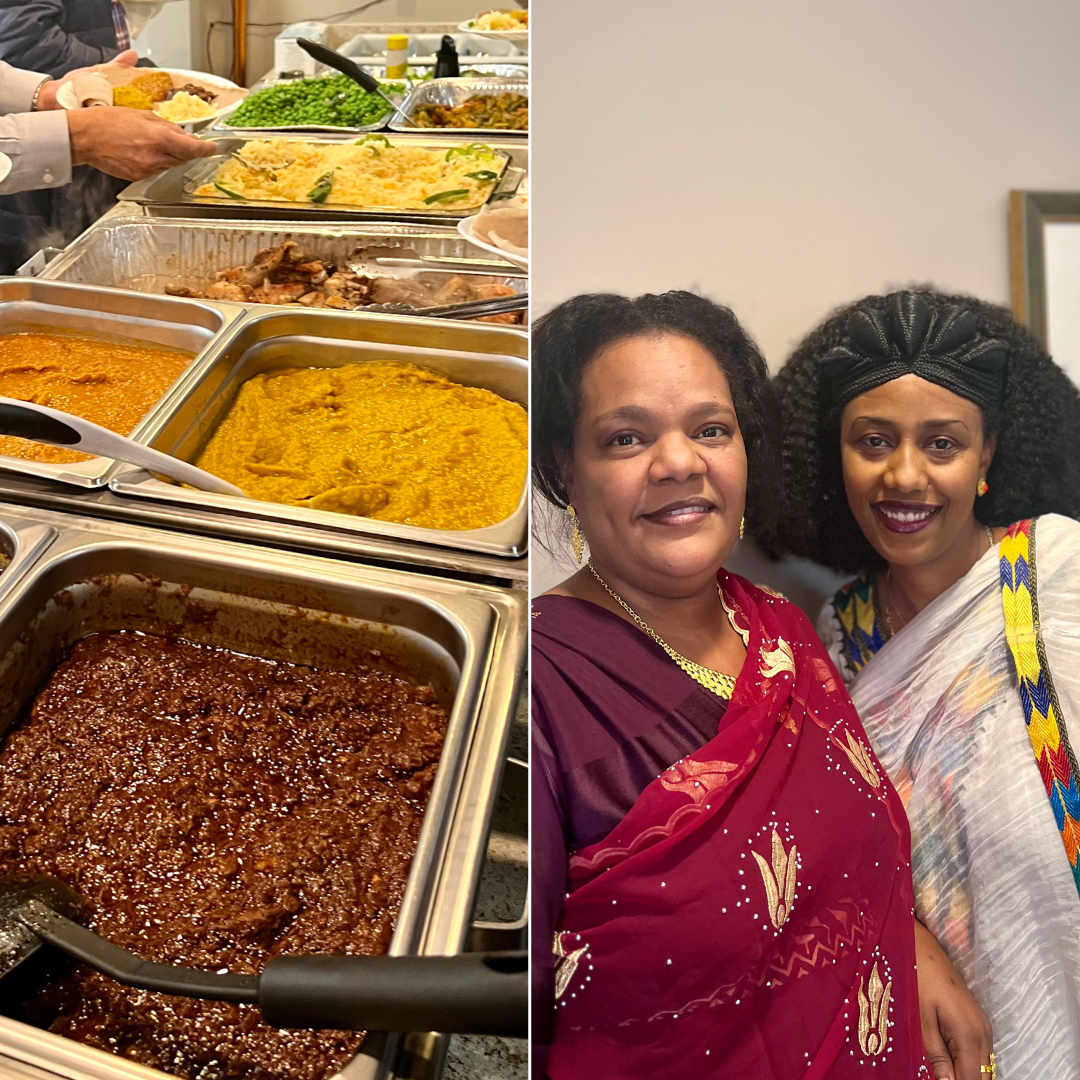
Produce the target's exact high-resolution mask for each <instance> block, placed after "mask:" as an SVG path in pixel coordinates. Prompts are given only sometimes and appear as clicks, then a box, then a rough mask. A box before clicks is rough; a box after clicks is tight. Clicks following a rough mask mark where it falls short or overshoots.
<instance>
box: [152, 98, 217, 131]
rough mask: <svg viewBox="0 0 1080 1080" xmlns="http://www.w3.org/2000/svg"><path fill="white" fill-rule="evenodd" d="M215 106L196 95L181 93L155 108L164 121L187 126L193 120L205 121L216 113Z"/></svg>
mask: <svg viewBox="0 0 1080 1080" xmlns="http://www.w3.org/2000/svg"><path fill="white" fill-rule="evenodd" d="M215 111H216V110H215V109H214V106H213V105H211V104H209V103H208V102H207V101H205V100H204V99H203V98H201V97H197V96H196V95H195V94H189V93H187V92H186V91H183V90H181V91H179V92H178V93H176V94H173V95H172V97H168V98H166V99H165V100H164V101H162V102H160V103H159V104H157V105H155V106H154V112H155V113H157V115H158V116H160V117H161V118H162V120H171V121H172V122H173V123H174V124H186V123H188V122H189V121H191V120H205V119H207V117H210V116H213V115H214V113H215Z"/></svg>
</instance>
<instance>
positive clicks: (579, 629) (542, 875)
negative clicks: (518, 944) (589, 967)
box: [530, 596, 726, 1076]
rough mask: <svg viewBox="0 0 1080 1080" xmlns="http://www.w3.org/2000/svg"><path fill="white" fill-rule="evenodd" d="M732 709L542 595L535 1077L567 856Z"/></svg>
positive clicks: (634, 642)
mask: <svg viewBox="0 0 1080 1080" xmlns="http://www.w3.org/2000/svg"><path fill="white" fill-rule="evenodd" d="M642 676H645V677H644V678H643V677H642ZM725 707H726V702H725V701H723V700H722V699H720V698H718V697H716V695H715V694H711V693H710V692H709V691H707V690H705V689H704V688H702V687H701V686H699V685H698V684H697V683H696V682H694V681H693V679H691V678H690V676H689V675H687V674H686V673H685V672H683V671H682V670H681V669H680V668H679V667H677V666H676V665H675V663H673V662H672V660H671V659H670V658H669V657H668V656H667V654H666V653H665V652H664V651H663V649H661V648H660V646H659V645H657V644H656V643H655V642H654V641H651V640H650V639H649V638H648V637H646V636H645V634H643V633H642V632H641V631H640V630H637V629H636V628H635V627H633V626H631V625H630V624H629V623H628V622H626V620H625V619H622V618H620V617H619V616H617V615H615V614H613V613H612V612H610V611H607V610H606V609H605V608H602V607H598V606H597V605H596V604H592V603H590V602H589V601H587V600H578V599H576V598H574V597H569V596H541V597H538V598H537V599H536V600H534V601H533V605H532V754H531V757H532V771H531V776H532V793H531V802H532V824H531V829H530V834H531V841H530V844H531V849H532V856H531V857H532V876H531V888H532V904H531V907H532V910H531V935H532V955H531V968H532V979H533V998H532V1000H533V1026H532V1053H533V1075H534V1076H540V1075H541V1074H542V1072H543V1066H544V1062H545V1060H546V1056H547V1045H548V1043H549V1041H550V1026H551V1012H552V1008H553V1006H554V1001H555V990H554V985H555V979H554V961H553V956H552V941H553V939H554V935H555V929H556V926H557V925H558V922H559V916H560V913H561V911H562V905H563V899H564V898H565V896H566V864H567V859H568V858H569V856H570V855H572V854H573V853H574V852H575V851H577V850H579V849H580V848H583V847H587V846H588V845H590V844H593V843H595V842H596V841H598V840H601V839H603V837H605V836H606V835H607V834H608V833H610V832H611V830H612V829H614V828H615V826H616V825H617V824H618V823H619V822H620V821H621V820H622V818H623V817H624V816H625V815H626V814H627V813H628V812H629V810H630V808H631V807H632V806H633V805H634V803H635V802H636V801H637V798H638V796H639V795H640V794H641V793H642V792H643V791H644V790H645V788H646V787H647V786H648V785H649V784H650V783H651V782H652V781H653V780H655V779H656V777H657V776H658V775H659V774H660V773H662V772H663V771H664V770H665V769H667V768H668V767H670V766H671V765H673V764H674V763H675V762H676V761H679V760H680V759H681V758H683V757H685V756H686V755H687V754H690V753H693V752H694V751H695V750H698V749H700V748H701V747H702V746H704V745H705V744H706V743H707V742H708V741H709V740H710V739H712V738H714V737H715V735H716V733H717V728H718V726H719V724H720V720H721V718H722V717H723V715H724V710H725Z"/></svg>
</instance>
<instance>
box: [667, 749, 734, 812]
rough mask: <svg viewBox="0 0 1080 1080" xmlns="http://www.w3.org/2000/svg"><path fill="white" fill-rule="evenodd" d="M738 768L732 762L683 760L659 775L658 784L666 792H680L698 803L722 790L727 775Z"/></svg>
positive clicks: (726, 780) (727, 777)
mask: <svg viewBox="0 0 1080 1080" xmlns="http://www.w3.org/2000/svg"><path fill="white" fill-rule="evenodd" d="M738 767H739V766H738V765H736V764H735V763H734V762H733V761H695V760H694V759H693V758H684V759H683V760H682V761H676V762H675V764H674V765H672V766H671V768H670V769H668V770H667V771H666V772H663V773H661V774H660V783H661V785H662V786H663V787H664V788H666V789H667V790H668V791H681V792H682V793H683V794H684V795H689V796H690V798H692V799H693V800H694V802H696V803H699V802H701V801H702V800H703V799H704V798H705V796H706V795H708V794H709V793H710V792H712V791H715V790H716V789H717V788H722V787H723V786H724V785H725V784H726V783H727V782H728V780H729V779H730V776H729V775H728V774H729V773H733V772H735V770H736V769H738Z"/></svg>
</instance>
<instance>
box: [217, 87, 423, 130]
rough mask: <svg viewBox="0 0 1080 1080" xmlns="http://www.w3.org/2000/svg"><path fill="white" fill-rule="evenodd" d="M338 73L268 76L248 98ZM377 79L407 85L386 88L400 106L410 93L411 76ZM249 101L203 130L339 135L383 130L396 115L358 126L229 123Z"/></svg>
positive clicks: (232, 107) (237, 103)
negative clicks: (397, 89)
mask: <svg viewBox="0 0 1080 1080" xmlns="http://www.w3.org/2000/svg"><path fill="white" fill-rule="evenodd" d="M337 74H339V73H338V72H336V71H327V72H324V73H323V74H321V75H310V76H308V77H307V78H304V79H267V80H265V81H264V82H261V83H259V86H258V89H255V90H252V91H251V94H250V95H248V96H249V97H254V96H255V95H256V94H258V93H259V92H260V91H262V90H266V89H268V88H269V87H271V86H284V85H286V84H288V83H294V82H312V81H314V80H315V79H328V78H332V77H333V76H335V75H337ZM377 78H378V79H379V81H380V82H382V83H390V84H396V85H398V86H404V87H405V92H404V94H402V93H400V92H398V93H391V92H390V91H387V96H388V97H389V98H390V100H391V101H394V102H396V103H397V104H398V105H401V104H402V103H403V102H404V100H405V99H406V98H407V97H408V96H409V80H408V79H405V78H401V79H387V78H384V77H383V75H382V74H381V73H380V74H379V75H377ZM246 100H247V98H244V99H243V100H241V101H238V102H236V103H235V104H234V105H230V106H229V108H228V109H226V110H225V111H224V112H223V113H222V114H221V115H220V116H219V117H218V118H217V120H215V121H214V123H213V124H212V125H211V126H210V127H209V128H206V129H204V130H207V131H211V132H220V133H223V134H224V135H226V136H228V135H246V136H254V137H256V138H263V137H265V136H266V134H267V133H268V132H269V133H270V134H272V135H280V134H282V133H283V132H305V131H328V132H331V133H333V134H338V135H363V134H364V133H365V132H368V131H382V130H383V128H385V127H386V122H387V120H388V119H389V117H390V116H392V115H393V110H390V112H389V113H383V115H382V116H380V117H379V119H378V120H376V121H375V123H373V124H362V125H359V126H357V127H341V126H338V127H334V126H331V125H329V124H303V125H294V124H287V125H279V126H277V127H264V128H251V127H233V126H232V125H231V124H230V123H229V118H230V117H231V116H232V114H233V113H234V112H236V110H237V109H239V108H240V106H241V105H243V103H244V101H246Z"/></svg>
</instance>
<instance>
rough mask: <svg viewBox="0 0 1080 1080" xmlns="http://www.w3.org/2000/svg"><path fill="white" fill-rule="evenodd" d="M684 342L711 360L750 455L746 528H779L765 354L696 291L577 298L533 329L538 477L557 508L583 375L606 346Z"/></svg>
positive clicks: (562, 499)
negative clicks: (672, 337)
mask: <svg viewBox="0 0 1080 1080" xmlns="http://www.w3.org/2000/svg"><path fill="white" fill-rule="evenodd" d="M665 334H677V335H679V336H681V337H685V338H690V339H691V340H693V341H696V342H697V343H698V344H699V345H700V346H701V347H702V348H703V349H705V350H706V351H707V352H708V353H710V354H711V355H712V357H713V358H714V359H715V360H716V363H717V364H718V365H719V367H720V370H721V371H722V372H723V373H724V377H725V378H726V379H727V383H728V387H729V388H730V390H731V397H732V403H733V404H734V406H735V415H736V416H737V417H738V421H739V429H740V431H741V432H742V437H743V443H744V445H745V447H746V458H747V484H746V521H747V527H748V528H750V529H754V528H757V529H759V530H762V531H764V530H768V529H773V528H774V527H775V526H774V524H773V520H772V518H773V515H774V513H775V512H776V510H777V508H778V507H779V504H780V496H781V492H782V488H781V479H780V476H781V471H780V438H779V431H780V413H779V409H778V408H777V405H776V398H775V395H774V392H773V388H772V386H771V385H770V383H769V372H768V368H767V366H766V364H765V360H764V359H763V357H762V355H761V353H760V352H759V351H758V348H757V346H756V345H755V344H754V342H753V341H752V340H751V339H750V337H749V335H748V334H747V333H746V331H745V330H743V328H742V326H740V325H739V321H738V319H736V318H735V316H734V314H732V312H731V310H730V309H729V308H726V307H722V306H721V305H719V304H714V303H713V302H712V301H711V300H706V299H705V298H704V297H702V296H697V295H696V294H694V293H691V292H684V291H673V292H666V293H660V294H658V295H657V294H651V293H650V294H646V295H644V296H639V297H637V298H635V299H630V298H629V297H626V296H617V295H614V294H612V293H590V294H585V295H582V296H575V297H574V298H573V299H571V300H567V301H565V302H564V303H562V304H560V305H559V306H558V307H556V308H554V309H552V310H551V311H549V312H548V313H547V314H546V315H543V316H542V317H541V318H539V319H537V320H536V322H535V323H533V331H532V402H531V406H530V424H531V427H532V476H533V485H534V490H536V491H537V492H539V493H540V494H541V495H542V496H543V497H544V498H545V499H546V500H547V501H548V503H550V504H551V506H553V507H555V508H564V507H565V506H566V505H567V503H568V502H569V497H568V495H567V493H566V489H565V488H564V487H563V480H562V474H561V471H560V469H559V465H558V460H557V457H556V454H557V452H558V451H559V450H560V449H561V450H564V451H566V452H568V453H569V452H571V451H572V450H573V445H574V427H575V425H576V424H577V418H578V412H579V410H580V408H581V379H582V375H583V374H584V372H585V369H586V368H587V367H588V366H589V364H590V363H591V362H592V361H593V360H594V359H596V357H597V356H598V355H599V354H600V353H601V352H603V350H604V349H606V348H608V346H610V345H612V344H614V343H615V342H616V341H621V340H625V339H626V338H634V337H658V336H661V335H665Z"/></svg>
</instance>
